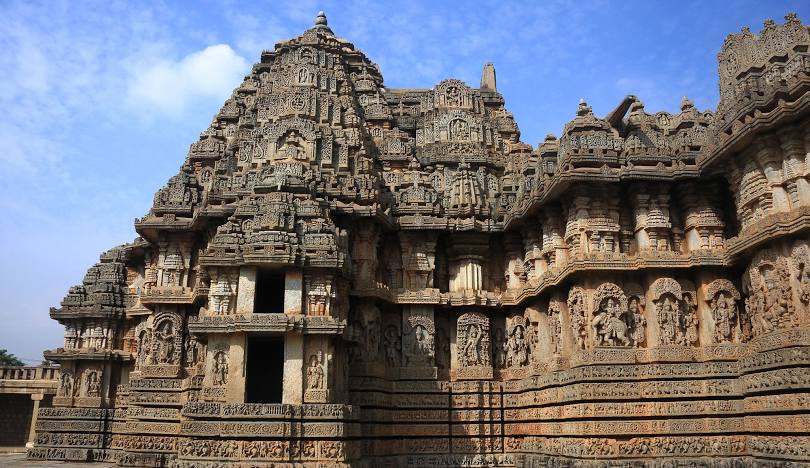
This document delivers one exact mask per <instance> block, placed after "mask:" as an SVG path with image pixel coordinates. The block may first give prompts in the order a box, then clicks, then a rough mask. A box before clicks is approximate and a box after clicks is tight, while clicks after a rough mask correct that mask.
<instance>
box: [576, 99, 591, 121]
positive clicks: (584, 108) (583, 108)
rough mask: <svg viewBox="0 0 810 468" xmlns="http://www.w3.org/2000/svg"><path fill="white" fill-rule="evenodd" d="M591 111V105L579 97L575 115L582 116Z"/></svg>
mask: <svg viewBox="0 0 810 468" xmlns="http://www.w3.org/2000/svg"><path fill="white" fill-rule="evenodd" d="M592 112H593V109H591V106H589V105H588V103H587V102H585V99H582V98H580V99H579V106H577V115H578V116H580V117H582V116H585V115H588V114H590V113H592Z"/></svg>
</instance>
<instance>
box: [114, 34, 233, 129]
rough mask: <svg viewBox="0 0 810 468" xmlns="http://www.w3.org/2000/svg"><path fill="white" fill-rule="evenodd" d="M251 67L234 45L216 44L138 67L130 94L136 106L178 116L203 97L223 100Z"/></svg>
mask: <svg viewBox="0 0 810 468" xmlns="http://www.w3.org/2000/svg"><path fill="white" fill-rule="evenodd" d="M248 70H249V64H248V61H247V60H246V59H244V58H243V57H241V56H239V55H238V54H237V53H236V52H235V51H234V50H233V49H232V48H231V46H229V45H227V44H217V45H213V46H208V47H206V48H205V49H203V50H201V51H198V52H194V53H191V54H189V55H187V56H185V57H183V58H181V59H180V60H178V61H171V60H165V59H164V60H159V61H157V62H155V63H153V64H151V65H149V66H145V67H142V68H139V69H136V70H135V71H134V74H133V77H132V80H131V82H130V85H129V89H128V93H127V94H128V98H129V102H130V104H133V105H134V106H136V107H145V108H152V109H157V110H159V111H161V112H164V113H167V114H171V115H178V114H180V113H181V112H182V111H183V110H185V109H186V107H187V106H188V105H189V104H191V103H193V102H195V101H197V100H198V99H201V98H203V99H205V98H210V99H215V100H224V99H225V98H227V97H228V96H229V95H230V93H231V91H232V90H233V89H234V88H235V87H236V86H237V85H238V84H239V83H240V81H241V77H242V76H243V75H245V73H247V72H248Z"/></svg>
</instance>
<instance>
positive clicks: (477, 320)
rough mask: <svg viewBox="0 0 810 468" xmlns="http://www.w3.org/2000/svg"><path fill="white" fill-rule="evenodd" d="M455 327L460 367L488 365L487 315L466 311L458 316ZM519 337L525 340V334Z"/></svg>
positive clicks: (489, 357) (490, 355)
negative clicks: (456, 328) (456, 329)
mask: <svg viewBox="0 0 810 468" xmlns="http://www.w3.org/2000/svg"><path fill="white" fill-rule="evenodd" d="M457 327H458V336H459V356H458V360H459V365H460V366H461V367H471V366H489V365H490V359H491V358H492V352H491V349H490V343H489V340H490V337H489V332H490V331H489V317H487V316H486V315H484V314H481V313H478V312H468V313H466V314H463V315H462V316H461V317H459V319H458V322H457ZM521 338H522V339H523V341H524V342H525V336H523V335H521ZM507 353H508V351H507ZM507 359H508V358H507Z"/></svg>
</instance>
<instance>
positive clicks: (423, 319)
mask: <svg viewBox="0 0 810 468" xmlns="http://www.w3.org/2000/svg"><path fill="white" fill-rule="evenodd" d="M403 327H406V328H407V330H405V331H403V344H402V354H403V358H404V361H405V362H404V364H405V365H406V366H409V367H431V366H433V365H435V355H436V352H435V348H434V339H435V334H436V325H435V322H434V321H433V317H432V314H427V313H424V314H423V313H420V312H411V315H410V316H407V317H406V318H405V320H404V321H403Z"/></svg>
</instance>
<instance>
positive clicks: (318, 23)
mask: <svg viewBox="0 0 810 468" xmlns="http://www.w3.org/2000/svg"><path fill="white" fill-rule="evenodd" d="M312 29H317V30H320V31H324V32H329V33H332V30H331V29H329V23H328V21H326V13H324V12H323V11H319V12H318V16H316V17H315V26H313V27H312ZM332 34H334V33H332Z"/></svg>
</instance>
